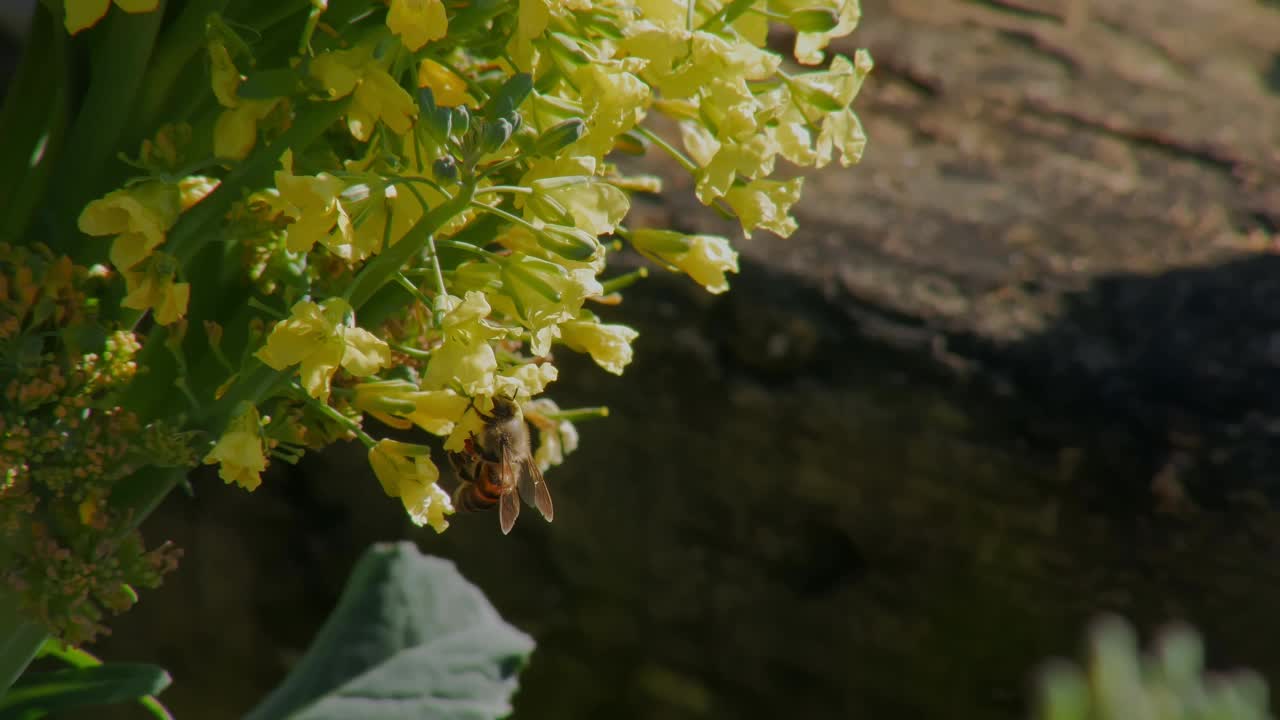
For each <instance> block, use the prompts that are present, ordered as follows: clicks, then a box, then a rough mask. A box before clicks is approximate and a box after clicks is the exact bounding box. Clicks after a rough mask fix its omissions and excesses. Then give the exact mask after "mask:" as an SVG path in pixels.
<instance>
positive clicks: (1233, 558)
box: [96, 0, 1280, 720]
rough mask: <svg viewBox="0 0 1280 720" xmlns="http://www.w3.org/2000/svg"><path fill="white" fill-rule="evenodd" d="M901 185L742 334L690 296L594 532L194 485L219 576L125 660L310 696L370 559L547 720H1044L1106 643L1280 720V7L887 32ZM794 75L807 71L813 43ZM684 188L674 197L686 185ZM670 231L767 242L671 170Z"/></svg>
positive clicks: (601, 462)
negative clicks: (1191, 634) (1244, 687)
mask: <svg viewBox="0 0 1280 720" xmlns="http://www.w3.org/2000/svg"><path fill="white" fill-rule="evenodd" d="M863 10H864V19H863V24H862V26H861V27H860V28H859V29H858V31H857V32H856V33H855V34H854V35H853V36H852V37H851V38H849V39H847V40H846V41H843V42H842V43H841V44H840V47H839V48H838V49H840V50H842V51H845V52H852V50H853V49H854V48H857V47H867V48H869V49H870V50H871V51H872V53H873V55H874V57H875V59H876V62H877V68H876V70H875V72H874V73H873V76H872V79H871V80H870V81H869V82H868V84H867V86H866V87H865V89H864V90H863V93H862V95H861V96H860V97H859V99H858V101H857V103H856V108H857V110H858V111H859V115H860V116H861V118H862V120H863V122H864V124H865V125H866V128H867V132H868V135H869V136H870V138H871V143H870V146H869V149H868V151H867V155H866V158H865V160H864V162H863V163H862V165H861V166H860V167H858V168H855V169H852V170H845V169H841V168H830V169H827V170H824V171H822V172H821V173H819V174H818V175H817V176H816V177H814V178H812V179H811V180H810V181H809V182H808V184H807V186H806V189H805V190H806V194H805V198H804V200H803V203H802V205H801V207H800V209H799V212H798V215H799V218H800V224H801V229H800V231H799V232H798V233H797V234H796V236H794V237H793V238H791V239H790V240H787V241H782V240H778V239H776V238H773V237H771V236H768V237H766V236H760V237H757V238H755V239H753V240H750V241H744V242H742V243H741V248H742V252H743V258H742V259H743V268H742V274H741V276H740V277H737V278H734V279H733V290H732V291H731V292H730V293H729V294H727V295H724V296H710V295H707V294H705V293H703V292H702V291H701V290H700V289H699V288H697V287H696V286H693V285H692V283H690V282H689V281H687V280H684V279H682V278H678V277H674V276H668V275H665V274H661V273H659V274H655V275H654V276H653V277H652V278H651V279H650V280H648V281H646V282H644V283H641V284H640V285H638V286H636V287H635V288H633V289H631V290H629V291H628V293H627V299H626V302H625V303H624V304H623V305H622V306H620V307H618V308H606V310H607V312H605V313H603V315H605V316H606V318H607V319H608V320H609V321H616V322H626V323H629V324H631V325H633V326H635V327H636V328H638V329H639V330H640V332H641V336H640V339H639V340H638V341H637V343H636V351H637V356H636V361H635V362H634V364H633V365H632V366H631V367H629V368H628V370H627V374H626V376H625V378H622V379H618V378H614V377H612V376H609V375H607V374H605V373H604V372H602V371H600V370H598V369H596V368H595V367H594V366H593V365H591V364H590V362H589V361H588V362H584V361H583V360H582V359H581V358H577V357H572V356H570V355H569V354H568V353H560V355H559V356H558V358H557V360H558V362H560V363H561V365H562V370H561V377H562V378H563V380H562V381H561V382H560V383H559V384H557V385H556V386H554V387H553V392H552V396H553V397H554V398H555V399H557V400H558V401H559V402H560V403H561V405H562V406H573V405H579V404H580V405H597V404H606V405H608V406H609V407H610V408H611V410H612V411H613V413H612V416H611V417H610V418H608V419H607V420H602V421H593V422H588V423H582V424H581V425H580V426H579V428H580V430H581V435H582V448H581V449H580V450H579V451H578V452H577V453H575V454H573V455H572V456H570V458H569V460H568V462H567V463H566V464H565V465H564V466H562V467H560V468H557V469H556V470H554V471H553V472H552V474H551V475H550V476H549V482H550V483H551V484H552V486H553V489H554V493H555V499H556V509H557V512H556V522H555V523H554V524H553V525H547V524H545V523H542V522H541V520H539V519H536V518H534V517H533V516H532V515H528V514H526V516H525V517H524V519H522V520H521V522H520V523H519V524H518V525H517V527H516V529H515V531H514V532H513V533H512V534H511V535H510V536H509V537H503V536H502V535H501V534H500V533H499V532H498V526H497V518H496V517H494V516H493V515H491V514H486V515H473V516H466V517H461V516H459V517H456V519H455V520H454V525H453V527H452V528H451V529H450V530H449V531H448V532H447V533H446V534H444V535H442V536H436V535H435V534H433V533H431V531H429V530H427V531H418V530H414V529H412V528H411V527H410V526H408V525H407V522H406V520H405V518H404V515H403V511H402V510H401V509H400V507H399V505H398V503H396V502H395V501H392V500H389V499H387V498H385V497H383V496H382V493H381V491H380V489H379V487H378V484H377V482H376V481H375V480H374V479H373V478H372V476H371V475H370V473H369V471H368V469H367V464H366V462H365V460H364V457H363V453H362V452H361V451H359V450H358V448H355V447H336V448H333V449H332V450H331V451H330V452H327V453H324V454H323V455H318V456H311V457H308V458H307V459H306V460H304V461H303V463H302V464H300V465H299V466H298V467H296V468H290V467H287V466H283V465H277V466H276V467H274V468H273V473H272V474H271V476H270V477H269V478H268V479H267V481H266V482H264V484H263V486H262V488H261V489H259V490H258V491H257V492H256V493H254V494H252V495H250V494H247V493H244V492H242V491H240V490H238V489H235V488H228V487H225V486H223V485H222V484H221V483H220V482H219V481H218V480H217V478H216V476H214V475H212V474H209V473H201V474H200V476H199V477H197V478H196V479H195V491H196V492H195V497H184V496H181V495H175V496H173V497H170V498H169V500H168V501H167V502H166V503H165V505H164V506H163V507H162V508H161V510H160V511H159V512H158V513H157V514H156V515H155V516H154V517H152V518H151V520H150V521H149V522H148V523H147V525H146V526H145V528H144V529H145V531H146V534H147V537H148V540H149V541H151V542H158V541H160V540H164V539H172V540H174V541H176V542H177V543H178V544H180V545H181V546H182V547H184V548H185V549H186V553H187V554H186V558H185V560H184V562H183V565H182V567H181V569H180V570H179V571H178V572H177V573H176V574H174V575H172V576H171V577H170V578H169V580H168V581H167V583H166V585H165V586H164V587H163V588H162V589H160V590H158V591H155V592H151V593H148V594H146V595H144V597H143V601H142V603H141V604H140V606H139V607H138V608H137V609H136V610H135V611H133V612H131V613H129V614H128V615H126V616H124V617H122V618H120V619H119V620H118V621H117V622H116V623H115V625H114V628H115V633H114V635H113V636H112V637H110V638H109V639H107V640H106V641H103V642H101V643H100V644H99V645H98V646H97V648H96V650H97V651H99V652H100V653H102V654H103V655H104V656H106V657H107V658H109V659H114V660H137V661H148V662H155V663H158V664H160V665H162V666H164V667H166V668H167V669H169V670H170V671H171V672H172V673H173V676H174V679H175V684H174V686H173V687H172V688H171V689H170V690H168V691H167V692H166V693H165V699H166V700H167V701H168V703H169V704H170V707H171V708H172V709H173V710H174V711H175V712H176V714H177V715H178V716H179V717H182V718H186V719H188V720H196V719H199V718H224V717H229V716H233V715H235V714H237V713H239V712H242V711H243V710H245V709H247V708H248V707H250V706H251V705H253V704H254V702H255V701H256V700H257V699H259V698H261V696H262V695H264V694H265V693H266V692H267V691H268V690H269V689H270V688H271V687H272V686H273V685H274V684H275V683H277V682H278V681H279V679H280V678H281V677H282V676H283V675H284V674H285V673H286V672H287V671H288V669H289V668H290V665H291V663H293V662H294V661H295V660H296V659H297V658H298V657H299V656H300V654H301V653H302V652H303V651H304V650H305V648H306V645H307V642H308V641H309V639H310V638H311V637H312V635H313V634H314V633H315V631H316V629H317V627H318V626H319V625H320V623H321V622H322V621H323V619H324V617H325V615H326V614H327V613H328V611H329V610H330V609H331V608H332V606H333V604H334V602H335V601H336V598H337V596H338V593H339V592H340V590H341V587H342V583H343V581H344V579H345V577H346V574H347V572H348V571H349V569H350V568H351V565H352V564H353V563H354V561H355V559H356V557H357V556H358V555H359V553H360V552H361V551H362V550H363V549H364V548H365V547H366V546H367V545H368V544H369V543H371V542H373V541H376V540H385V539H391V538H399V537H406V536H407V537H412V538H414V539H416V540H417V541H418V542H419V544H420V545H421V546H422V547H423V548H424V549H425V550H426V551H427V552H430V553H433V554H438V555H442V556H445V557H449V558H453V559H455V560H456V561H457V563H458V565H459V567H460V568H461V570H462V572H463V574H464V575H465V576H467V577H468V578H470V579H471V580H473V581H474V582H476V583H478V584H479V585H480V587H481V588H483V589H484V591H485V592H486V593H487V594H488V595H489V597H490V598H491V599H492V601H493V602H494V604H495V605H496V606H497V607H498V609H499V610H500V611H501V612H502V614H503V615H504V616H505V617H506V618H508V619H509V620H510V621H512V622H514V623H515V624H517V625H518V626H520V627H521V628H523V629H525V630H527V631H528V632H530V633H531V634H532V635H534V636H535V638H536V639H537V640H538V650H537V652H536V653H535V655H534V657H533V661H532V664H531V666H530V667H529V669H528V670H527V672H526V673H525V675H524V677H523V683H522V689H521V691H520V694H519V695H518V697H517V699H516V705H517V711H516V715H515V717H516V718H552V717H554V718H558V719H573V718H601V717H609V718H622V719H628V718H635V719H637V720H647V719H650V718H655V719H656V718H663V719H668V718H673V719H676V720H680V719H685V718H687V719H689V720H693V719H700V718H707V719H718V718H755V717H760V718H771V717H777V716H779V715H782V716H794V717H816V718H825V717H938V718H942V717H946V718H949V719H952V720H955V719H959V718H975V719H976V718H1015V717H1022V716H1025V713H1026V703H1027V698H1028V697H1029V694H1030V689H1031V687H1032V680H1033V677H1034V672H1035V669H1036V667H1037V665H1038V664H1039V663H1040V662H1041V661H1042V660H1044V659H1046V658H1047V657H1050V656H1054V655H1075V654H1076V652H1077V650H1078V648H1079V646H1080V638H1081V637H1082V632H1083V629H1084V627H1085V625H1086V623H1087V622H1088V620H1089V619H1090V618H1092V617H1094V616H1095V615H1096V614H1097V613H1099V612H1102V611H1115V612H1119V613H1122V614H1124V615H1126V616H1128V617H1129V618H1131V619H1133V620H1134V621H1135V622H1136V624H1137V625H1138V626H1139V627H1140V628H1141V629H1142V630H1143V631H1144V634H1146V633H1147V632H1149V631H1151V630H1152V629H1154V628H1157V627H1159V626H1161V625H1163V624H1165V623H1168V622H1170V621H1173V620H1185V621H1187V622H1190V623H1191V624H1193V625H1195V626H1196V627H1198V628H1199V629H1200V630H1201V631H1202V633H1203V634H1204V636H1205V639H1206V641H1207V644H1208V649H1209V662H1210V665H1212V666H1216V667H1233V666H1239V665H1250V666H1254V667H1256V668H1257V669H1258V670H1259V671H1261V672H1262V673H1263V674H1264V675H1265V677H1266V678H1267V679H1268V680H1269V682H1270V683H1271V684H1272V686H1273V687H1276V686H1277V684H1278V683H1280V649H1278V648H1280V643H1278V642H1277V640H1278V639H1280V624H1278V623H1277V622H1276V620H1275V619H1274V618H1275V615H1276V611H1275V609H1276V608H1277V607H1280V566H1278V565H1277V563H1276V560H1277V552H1276V550H1277V547H1280V544H1278V541H1280V523H1277V513H1276V510H1277V507H1280V443H1278V442H1277V434H1280V385H1278V384H1277V381H1278V380H1280V258H1277V257H1276V255H1275V253H1276V251H1277V249H1278V248H1280V245H1278V244H1277V242H1278V240H1280V238H1278V237H1277V230H1278V228H1280V182H1278V181H1280V3H1277V2H1274V0H1270V1H1268V0H1263V1H1259V0H1214V1H1213V2H1203V1H1199V0H1131V1H1130V2H1124V3H1114V2H1103V1H1100V0H1094V1H1089V0H986V1H976V0H971V1H961V0H864V2H863ZM778 41H779V44H780V46H785V44H786V42H787V40H786V38H779V39H778ZM644 162H646V163H652V166H651V167H653V168H654V169H658V170H662V169H663V168H662V166H661V163H660V161H659V160H657V159H647V160H645V161H644ZM671 177H672V178H673V180H672V181H671V182H670V184H669V192H668V193H667V194H666V195H664V196H663V197H662V198H661V201H660V203H659V202H638V203H637V206H636V207H635V208H634V210H633V212H634V213H635V216H634V217H636V218H639V219H643V220H644V221H647V222H653V223H665V224H669V225H672V226H674V227H677V228H679V229H682V230H686V231H694V230H698V231H717V232H722V233H725V234H728V235H730V236H731V237H732V236H733V235H734V229H733V227H732V226H727V225H724V224H723V223H721V222H720V221H719V219H718V218H716V217H715V215H714V214H713V213H711V212H709V211H707V210H706V209H705V208H701V207H700V206H698V205H697V204H696V202H695V201H693V200H692V197H691V192H690V188H689V184H688V182H687V181H682V180H680V179H679V177H678V175H676V174H674V173H672V174H671Z"/></svg>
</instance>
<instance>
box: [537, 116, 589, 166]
mask: <svg viewBox="0 0 1280 720" xmlns="http://www.w3.org/2000/svg"><path fill="white" fill-rule="evenodd" d="M586 131H587V124H586V123H584V122H583V121H582V118H569V119H568V120H565V121H564V122H562V123H558V124H556V125H555V126H553V127H552V128H550V129H549V130H547V131H546V132H544V133H542V134H541V135H539V136H538V140H537V142H536V143H534V146H533V152H534V154H535V155H543V156H546V157H552V156H554V155H555V154H556V153H557V152H559V151H560V150H562V149H564V148H566V147H568V146H570V145H572V144H573V143H575V142H577V141H578V138H580V137H582V134H583V133H585V132H586Z"/></svg>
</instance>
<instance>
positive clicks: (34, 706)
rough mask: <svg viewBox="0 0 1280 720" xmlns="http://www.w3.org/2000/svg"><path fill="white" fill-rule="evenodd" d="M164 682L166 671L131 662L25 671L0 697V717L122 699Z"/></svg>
mask: <svg viewBox="0 0 1280 720" xmlns="http://www.w3.org/2000/svg"><path fill="white" fill-rule="evenodd" d="M168 686H169V673H167V672H165V671H164V670H162V669H160V668H158V667H156V666H154V665H142V664H134V663H113V664H109V665H97V666H94V667H83V668H69V669H66V670H53V671H50V672H32V673H26V674H24V675H23V676H22V677H21V678H19V679H18V682H16V683H14V684H13V687H11V688H9V691H8V692H7V693H5V694H4V697H3V698H0V717H4V718H8V717H39V714H40V713H42V712H47V713H55V712H60V711H64V710H69V709H71V708H78V707H84V706H87V705H109V704H111V703H118V702H126V701H129V700H134V699H136V698H140V697H143V696H145V695H155V694H157V693H159V692H160V691H161V690H164V689H165V688H166V687H168Z"/></svg>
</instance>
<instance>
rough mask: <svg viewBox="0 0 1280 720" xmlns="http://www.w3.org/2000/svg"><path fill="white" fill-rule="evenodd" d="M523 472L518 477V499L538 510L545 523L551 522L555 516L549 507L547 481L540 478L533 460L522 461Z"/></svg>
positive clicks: (552, 509)
mask: <svg viewBox="0 0 1280 720" xmlns="http://www.w3.org/2000/svg"><path fill="white" fill-rule="evenodd" d="M523 464H524V472H523V473H521V475H520V484H519V487H520V497H522V498H524V501H525V503H526V504H528V505H529V507H536V508H538V512H540V513H542V517H544V518H546V520H547V522H551V519H552V517H554V516H555V508H553V507H552V505H551V490H550V489H549V488H547V481H546V480H544V479H543V477H542V470H540V469H539V468H538V462H537V461H536V460H534V459H533V458H527V459H525V461H524V463H523Z"/></svg>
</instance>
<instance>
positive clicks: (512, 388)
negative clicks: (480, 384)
mask: <svg viewBox="0 0 1280 720" xmlns="http://www.w3.org/2000/svg"><path fill="white" fill-rule="evenodd" d="M559 376H560V371H559V370H556V366H555V365H552V364H551V363H549V362H544V363H537V362H532V363H526V364H524V365H517V366H516V367H514V368H511V369H509V370H507V371H506V372H504V373H501V374H499V375H498V376H497V377H495V378H494V391H495V393H496V394H498V395H501V396H503V397H520V398H527V397H533V396H534V395H537V394H538V393H540V392H542V391H543V390H546V389H547V386H548V385H550V384H551V383H553V382H555V380H556V378H557V377H559Z"/></svg>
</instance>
